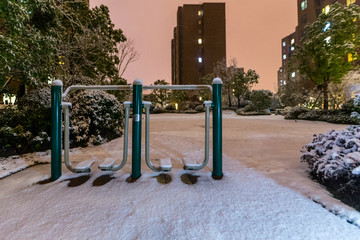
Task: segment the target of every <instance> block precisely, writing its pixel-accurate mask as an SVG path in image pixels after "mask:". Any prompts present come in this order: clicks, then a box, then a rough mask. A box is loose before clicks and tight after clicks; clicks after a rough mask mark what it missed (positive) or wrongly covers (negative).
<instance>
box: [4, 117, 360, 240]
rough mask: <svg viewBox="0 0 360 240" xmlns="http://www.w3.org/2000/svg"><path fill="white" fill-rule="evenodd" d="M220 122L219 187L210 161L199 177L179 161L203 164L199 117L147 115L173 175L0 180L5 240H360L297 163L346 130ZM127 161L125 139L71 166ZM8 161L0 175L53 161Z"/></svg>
mask: <svg viewBox="0 0 360 240" xmlns="http://www.w3.org/2000/svg"><path fill="white" fill-rule="evenodd" d="M223 116H224V119H223V128H224V132H223V156H224V164H223V166H224V167H223V169H224V178H223V179H222V180H220V181H214V180H213V179H212V178H211V168H212V162H211V161H210V163H209V165H208V167H206V168H205V169H204V170H201V171H199V172H188V171H185V170H182V162H181V159H182V158H184V157H187V158H193V159H196V160H198V161H200V160H202V158H203V143H204V140H203V137H204V133H203V131H204V120H203V117H204V115H203V114H195V115H185V114H160V115H151V119H152V121H151V126H150V128H151V138H150V144H151V152H150V157H151V158H152V159H161V158H167V157H170V158H171V161H172V165H173V170H172V171H171V172H170V173H167V174H159V173H153V172H151V171H150V170H149V169H148V168H147V166H145V163H144V162H142V173H143V175H142V177H141V178H140V179H139V180H138V181H136V182H135V183H127V182H126V181H125V180H126V178H127V177H128V176H129V173H130V171H131V156H129V161H128V163H127V164H126V166H125V167H124V168H123V169H122V170H120V171H118V172H115V173H113V174H112V175H110V173H109V172H101V171H100V170H98V169H97V164H95V165H94V166H93V171H92V172H91V174H90V175H86V174H85V175H84V174H73V173H70V172H69V171H68V170H67V169H65V167H64V168H63V176H62V177H61V178H60V179H59V180H57V181H55V182H52V183H47V184H36V183H37V182H39V181H41V180H44V179H47V178H48V177H49V175H50V165H49V164H46V165H37V166H34V167H31V168H28V169H26V170H24V171H21V172H18V173H16V174H13V175H11V176H9V177H6V178H3V179H1V180H0V216H1V220H0V234H1V238H2V239H251V240H252V239H360V229H359V228H358V227H357V226H355V225H358V226H360V215H359V213H358V212H356V211H355V210H353V209H351V208H350V207H347V206H346V205H344V204H342V203H341V202H339V201H337V200H336V199H333V198H332V197H331V196H329V194H328V193H327V191H326V190H324V189H323V188H322V187H321V186H320V185H318V184H317V183H314V182H313V181H311V180H309V179H308V178H307V175H306V172H305V169H306V165H305V164H302V163H300V156H301V152H300V151H299V150H301V147H302V146H303V145H305V144H307V143H309V142H311V140H312V135H313V134H314V133H322V132H328V131H329V130H330V129H335V130H340V129H344V128H345V127H346V126H345V125H334V124H329V123H323V122H308V121H296V122H295V121H285V120H283V119H282V117H279V116H266V117H261V116H259V117H240V116H237V115H235V114H233V113H232V112H230V111H224V115H223ZM129 142H130V143H131V139H130V141H129ZM130 147H131V146H129V148H130ZM210 150H211V149H210ZM121 153H122V138H120V139H116V140H114V141H112V142H109V143H107V144H104V145H101V146H97V147H91V148H85V149H76V150H73V151H72V152H71V155H70V158H71V160H72V161H74V162H79V161H83V160H89V159H95V160H98V161H99V162H100V161H101V160H102V159H105V158H108V157H110V158H111V157H115V158H120V157H121V156H122V155H121ZM130 154H131V151H130ZM210 160H211V159H210ZM6 161H7V163H8V164H7V165H6V166H1V165H0V174H1V175H6V172H9V171H12V167H11V166H12V165H14V166H17V167H18V168H19V165H21V166H22V168H23V167H25V166H26V164H32V163H34V162H41V161H49V155H44V154H29V155H26V156H25V157H24V156H20V157H19V158H16V159H12V158H11V159H6V160H5V162H6ZM3 162H4V161H3ZM20 162H22V164H19V165H18V164H17V163H20ZM21 166H20V167H21ZM4 169H5V170H4ZM314 201H316V202H319V203H321V204H318V203H315V202H314ZM323 206H324V207H325V208H324V207H323ZM334 213H335V214H334ZM347 221H351V222H354V224H350V223H348V222H347Z"/></svg>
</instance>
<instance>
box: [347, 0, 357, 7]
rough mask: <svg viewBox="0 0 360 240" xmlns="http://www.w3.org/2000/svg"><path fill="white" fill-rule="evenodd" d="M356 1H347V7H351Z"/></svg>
mask: <svg viewBox="0 0 360 240" xmlns="http://www.w3.org/2000/svg"><path fill="white" fill-rule="evenodd" d="M355 2H356V0H346V5H347V6H349V5H350V4H353V3H355Z"/></svg>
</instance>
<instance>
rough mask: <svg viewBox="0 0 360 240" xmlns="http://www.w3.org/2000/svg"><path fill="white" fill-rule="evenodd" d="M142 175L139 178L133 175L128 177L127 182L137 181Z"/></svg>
mask: <svg viewBox="0 0 360 240" xmlns="http://www.w3.org/2000/svg"><path fill="white" fill-rule="evenodd" d="M140 177H141V176H140ZM140 177H138V178H133V177H132V176H131V175H130V176H129V177H128V178H127V179H126V182H127V183H134V182H136V180H138V179H139V178H140Z"/></svg>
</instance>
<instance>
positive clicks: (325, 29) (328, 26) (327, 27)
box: [323, 22, 331, 32]
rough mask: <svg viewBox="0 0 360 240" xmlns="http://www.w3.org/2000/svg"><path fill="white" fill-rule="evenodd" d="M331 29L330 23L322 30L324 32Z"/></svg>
mask: <svg viewBox="0 0 360 240" xmlns="http://www.w3.org/2000/svg"><path fill="white" fill-rule="evenodd" d="M330 27H331V23H330V22H327V23H326V25H325V27H324V28H323V31H324V32H326V31H327V30H329V29H330Z"/></svg>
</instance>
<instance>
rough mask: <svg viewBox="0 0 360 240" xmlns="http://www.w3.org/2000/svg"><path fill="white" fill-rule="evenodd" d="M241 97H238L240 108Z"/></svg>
mask: <svg viewBox="0 0 360 240" xmlns="http://www.w3.org/2000/svg"><path fill="white" fill-rule="evenodd" d="M240 99H241V97H238V108H240V102H241V101H240Z"/></svg>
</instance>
